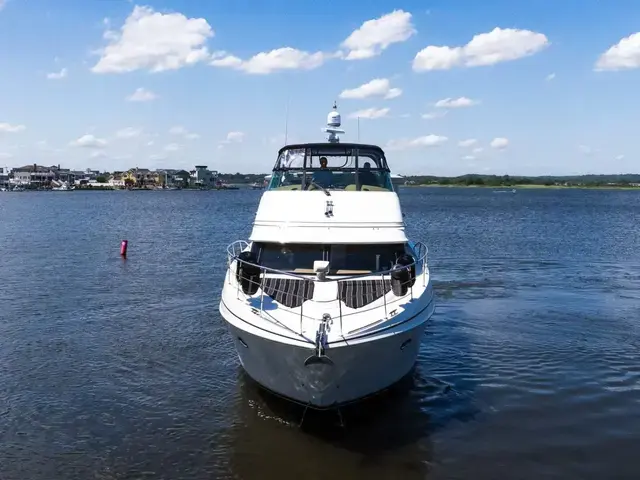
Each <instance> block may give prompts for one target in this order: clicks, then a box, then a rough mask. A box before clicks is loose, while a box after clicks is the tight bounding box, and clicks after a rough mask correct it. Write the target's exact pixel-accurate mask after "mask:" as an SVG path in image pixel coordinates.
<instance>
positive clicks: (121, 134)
mask: <svg viewBox="0 0 640 480" xmlns="http://www.w3.org/2000/svg"><path fill="white" fill-rule="evenodd" d="M141 134H142V129H141V128H134V127H127V128H123V129H122V130H118V131H117V132H116V137H118V138H135V137H139V136H140V135H141Z"/></svg>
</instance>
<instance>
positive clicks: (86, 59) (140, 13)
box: [0, 0, 640, 175]
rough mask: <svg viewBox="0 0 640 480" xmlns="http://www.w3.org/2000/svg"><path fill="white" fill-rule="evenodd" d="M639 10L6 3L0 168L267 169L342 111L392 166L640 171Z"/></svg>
mask: <svg viewBox="0 0 640 480" xmlns="http://www.w3.org/2000/svg"><path fill="white" fill-rule="evenodd" d="M637 6H638V5H637V2H636V1H634V0H628V1H624V0H620V1H613V0H610V1H604V0H562V1H558V0H530V1H513V0H494V1H491V0H487V1H483V2H479V1H475V0H458V1H455V0H438V1H394V2H391V1H383V0H369V1H367V2H345V3H338V2H317V1H313V2H312V1H301V0H297V1H285V0H270V1H260V2H258V1H255V0H254V1H251V2H250V1H248V0H242V1H241V0H233V1H228V2H217V1H216V2H213V1H212V2H209V1H201V0H199V1H195V0H193V1H187V0H182V1H177V0H161V1H149V2H146V3H136V2H131V1H128V0H108V1H106V0H83V1H82V2H79V1H77V0H55V1H54V0H28V1H27V0H0V45H1V46H2V51H3V54H2V55H0V165H3V166H4V165H8V166H18V165H24V164H28V163H34V162H37V163H39V164H62V165H63V166H67V167H71V168H87V167H90V168H97V169H107V170H115V169H118V170H122V169H127V168H130V167H133V166H139V167H149V168H162V167H176V168H181V167H182V168H191V167H192V166H193V165H194V164H206V165H209V167H210V168H212V169H217V170H220V171H222V172H236V171H241V172H266V171H269V170H270V169H271V167H272V166H273V163H274V162H275V157H276V152H277V149H278V148H279V147H280V146H282V145H283V142H284V130H285V112H286V109H287V103H289V119H288V140H289V142H296V141H300V142H302V141H322V140H323V138H324V134H323V133H322V132H321V128H322V127H323V125H324V122H325V119H326V114H327V113H328V112H329V110H330V108H331V105H332V103H333V101H334V100H338V107H339V111H340V112H341V114H342V117H343V125H344V128H345V129H346V131H347V134H346V135H344V136H343V137H342V138H343V140H344V141H348V140H350V141H356V140H357V128H356V125H357V120H356V119H355V118H353V117H357V116H358V115H359V116H360V117H361V118H360V141H362V142H366V143H375V144H379V145H381V146H382V147H383V148H385V150H386V151H387V157H388V161H389V164H390V166H391V168H392V170H394V171H395V172H397V173H401V174H419V173H422V174H435V175H459V174H464V173H495V174H505V173H506V174H525V175H542V174H576V173H625V172H638V170H639V169H638V166H637V165H638V163H637V162H636V159H637V158H639V155H640V146H639V143H638V141H637V140H636V139H637V138H638V135H637V134H636V132H635V131H636V130H637V124H638V112H640V95H639V94H638V85H640V70H639V67H640V33H637V32H639V31H640V9H639V8H637ZM357 112H360V113H359V114H358V113H357Z"/></svg>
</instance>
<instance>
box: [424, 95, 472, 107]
mask: <svg viewBox="0 0 640 480" xmlns="http://www.w3.org/2000/svg"><path fill="white" fill-rule="evenodd" d="M479 103H480V102H479V101H478V100H471V99H470V98H467V97H460V98H443V99H442V100H438V101H437V102H436V103H435V104H434V106H435V107H436V108H465V107H473V106H474V105H478V104H479Z"/></svg>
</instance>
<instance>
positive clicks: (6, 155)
mask: <svg viewBox="0 0 640 480" xmlns="http://www.w3.org/2000/svg"><path fill="white" fill-rule="evenodd" d="M0 2H1V0H0ZM0 9H2V3H0ZM9 158H13V155H12V154H11V153H7V152H0V159H2V160H8V159H9Z"/></svg>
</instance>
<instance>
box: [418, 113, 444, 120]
mask: <svg viewBox="0 0 640 480" xmlns="http://www.w3.org/2000/svg"><path fill="white" fill-rule="evenodd" d="M446 114H447V112H446V111H445V112H429V113H423V114H422V115H421V117H422V118H424V119H425V120H433V119H435V118H441V117H444V116H445V115H446Z"/></svg>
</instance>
